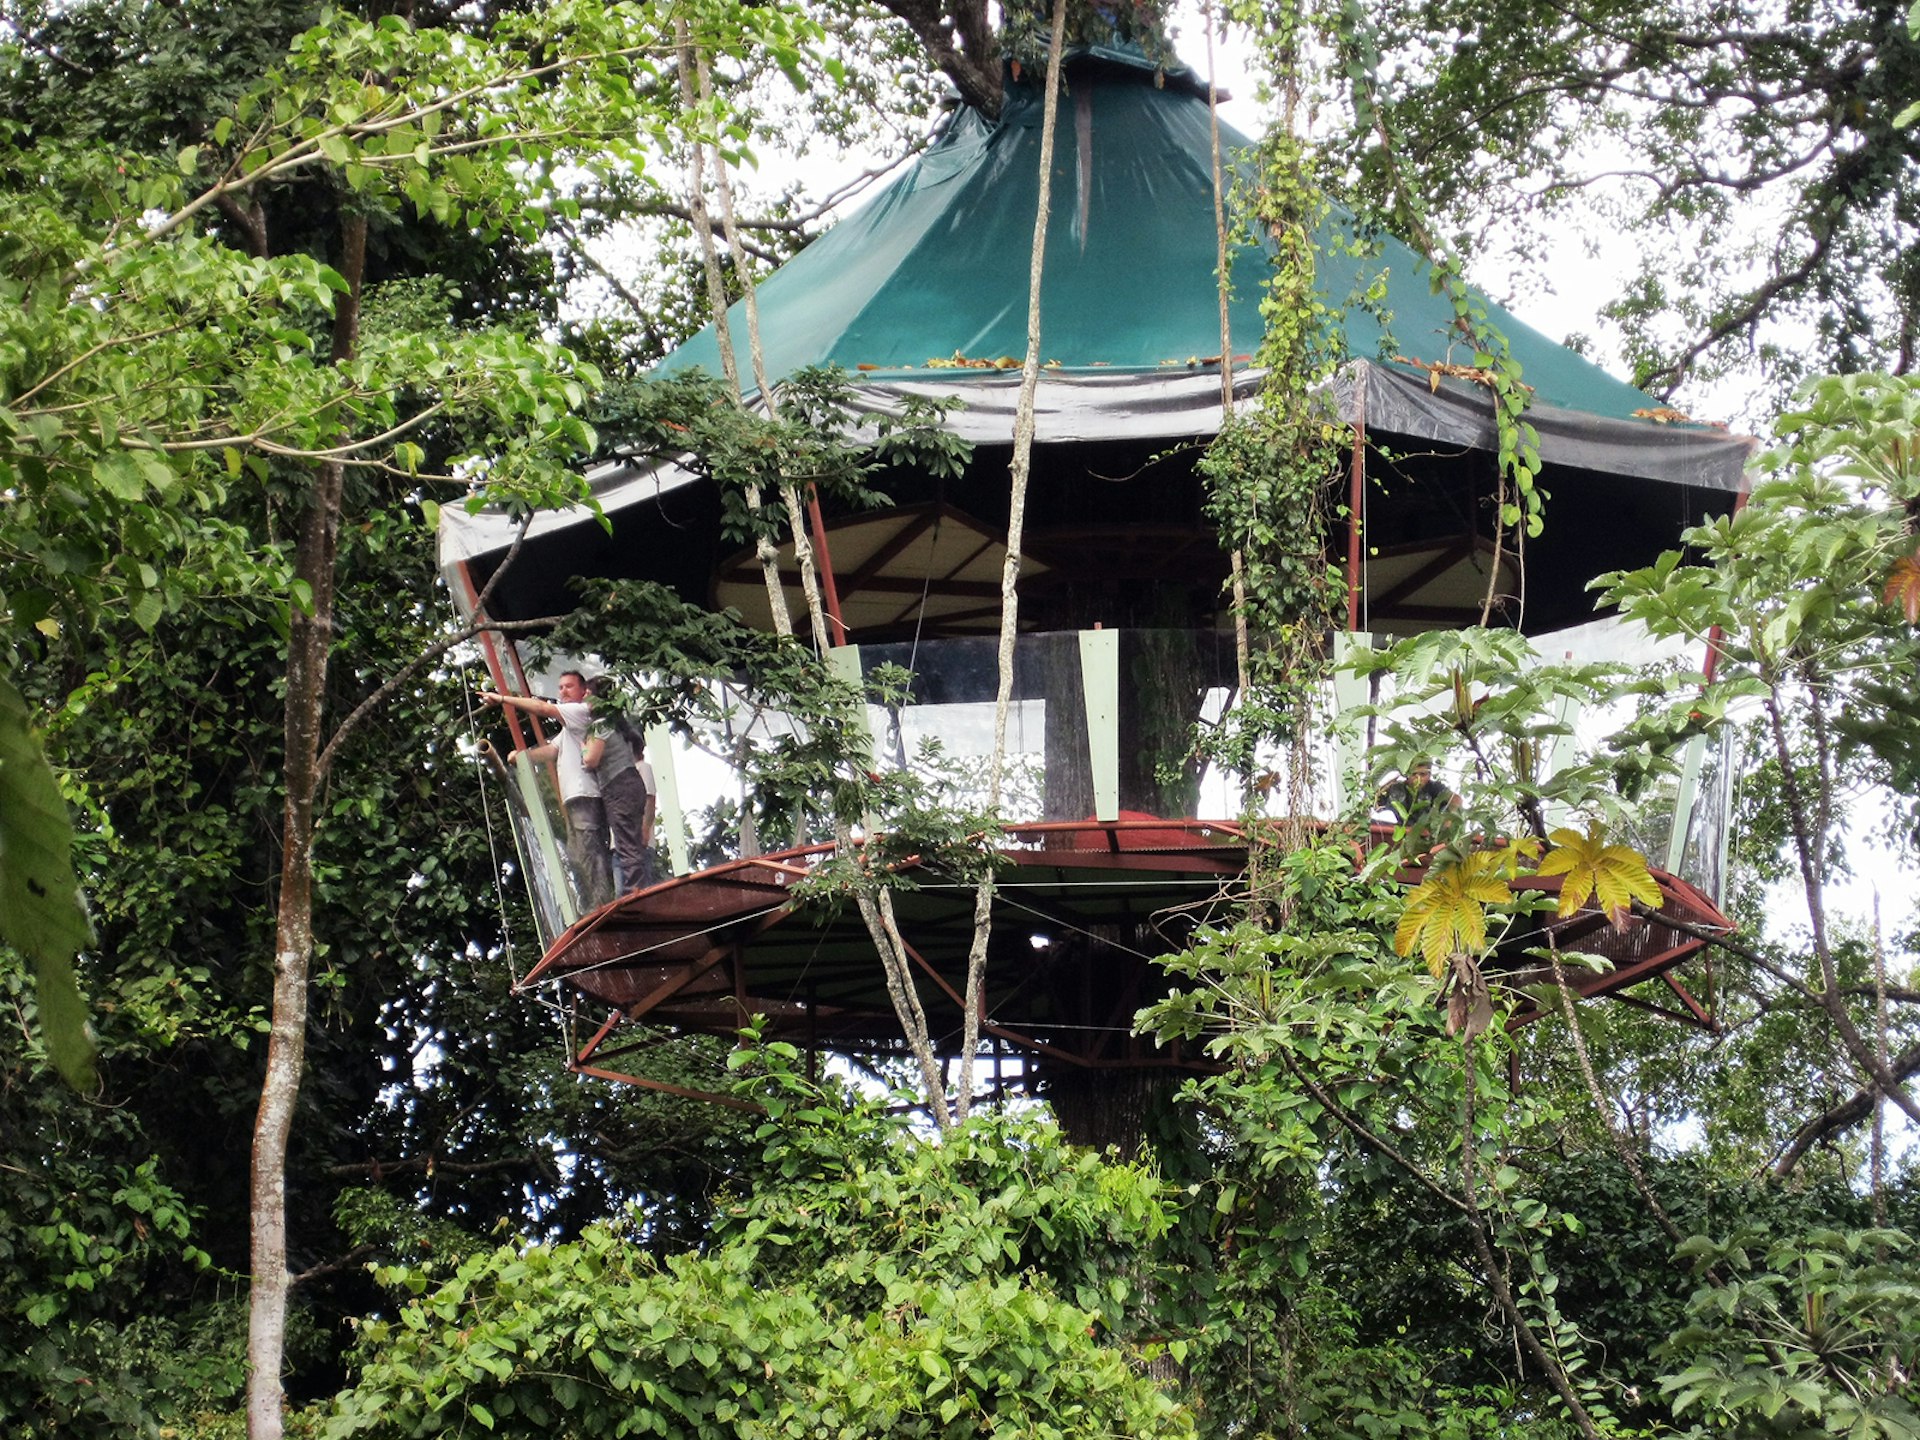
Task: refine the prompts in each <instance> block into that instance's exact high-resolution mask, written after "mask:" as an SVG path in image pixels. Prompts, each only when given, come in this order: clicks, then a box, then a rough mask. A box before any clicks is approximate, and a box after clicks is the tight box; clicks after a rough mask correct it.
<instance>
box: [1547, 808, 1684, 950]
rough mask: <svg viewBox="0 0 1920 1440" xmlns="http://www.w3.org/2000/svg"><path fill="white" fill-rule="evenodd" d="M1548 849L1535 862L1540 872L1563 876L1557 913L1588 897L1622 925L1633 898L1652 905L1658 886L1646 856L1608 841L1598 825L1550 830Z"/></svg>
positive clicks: (1659, 898) (1569, 911) (1658, 897)
mask: <svg viewBox="0 0 1920 1440" xmlns="http://www.w3.org/2000/svg"><path fill="white" fill-rule="evenodd" d="M1549 838H1550V839H1551V840H1552V841H1553V845H1554V848H1553V849H1552V850H1550V851H1548V852H1547V857H1546V858H1545V859H1544V860H1542V861H1541V862H1540V873H1541V874H1542V875H1564V876H1566V877H1567V878H1566V879H1565V880H1563V881H1561V882H1560V906H1559V910H1560V914H1561V915H1563V916H1564V915H1571V914H1573V913H1574V912H1575V911H1576V910H1578V909H1579V908H1580V907H1581V906H1582V905H1584V904H1586V903H1587V898H1588V897H1589V896H1593V897H1595V898H1596V899H1598V901H1599V902H1600V908H1601V910H1602V911H1603V912H1605V914H1606V917H1607V919H1609V920H1611V921H1612V922H1613V923H1614V924H1615V925H1616V926H1618V925H1624V924H1626V922H1627V916H1628V915H1630V914H1631V913H1632V910H1633V902H1634V901H1635V900H1638V901H1639V902H1640V903H1641V904H1643V905H1645V906H1647V907H1648V908H1650V909H1654V910H1658V909H1659V908H1660V905H1661V903H1662V898H1663V897H1662V896H1661V894H1660V886H1659V884H1658V883H1657V882H1656V881H1655V880H1654V878H1653V875H1652V873H1651V872H1650V871H1649V870H1648V869H1647V861H1646V857H1645V856H1643V855H1642V854H1641V853H1640V852H1639V851H1638V850H1635V849H1634V848H1633V847H1632V846H1630V845H1609V844H1607V843H1606V833H1605V832H1604V831H1603V830H1602V829H1601V828H1600V826H1599V825H1598V824H1595V825H1593V826H1590V827H1589V828H1588V830H1587V833H1586V834H1584V835H1582V834H1581V833H1580V832H1579V831H1578V830H1556V831H1554V832H1553V834H1552V836H1550V837H1549Z"/></svg>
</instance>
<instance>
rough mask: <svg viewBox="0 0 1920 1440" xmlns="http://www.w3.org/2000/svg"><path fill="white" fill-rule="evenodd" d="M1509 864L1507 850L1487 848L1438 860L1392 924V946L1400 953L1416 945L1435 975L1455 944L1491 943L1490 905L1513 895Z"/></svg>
mask: <svg viewBox="0 0 1920 1440" xmlns="http://www.w3.org/2000/svg"><path fill="white" fill-rule="evenodd" d="M1508 865H1509V860H1508V857H1507V856H1506V855H1504V854H1502V853H1499V852H1494V851H1486V850H1476V851H1474V852H1472V853H1471V854H1468V855H1464V856H1462V857H1461V858H1460V859H1459V860H1457V861H1455V862H1453V863H1451V864H1445V863H1442V864H1436V865H1435V866H1434V867H1433V868H1432V869H1431V870H1429V871H1428V872H1427V877H1426V879H1424V880H1422V881H1421V882H1420V883H1419V885H1417V886H1415V887H1414V891H1413V893H1412V894H1411V895H1409V896H1408V897H1407V908H1406V910H1405V911H1404V912H1403V913H1402V914H1401V916H1400V923H1399V924H1398V925H1397V926H1395V927H1394V932H1393V948H1394V950H1395V951H1396V952H1398V953H1399V954H1401V955H1411V954H1412V953H1413V952H1414V951H1415V950H1418V951H1419V952H1420V954H1421V955H1422V956H1424V957H1425V959H1426V962H1427V969H1428V971H1430V972H1431V973H1432V975H1433V978H1434V979H1436V980H1438V979H1439V978H1440V977H1441V976H1442V975H1444V974H1446V972H1447V964H1448V961H1449V959H1450V958H1451V957H1452V955H1453V953H1454V952H1455V951H1456V950H1464V951H1466V952H1467V953H1468V954H1470V955H1477V954H1479V953H1480V951H1482V950H1484V949H1485V948H1486V944H1487V910H1486V907H1487V906H1489V905H1498V904H1502V903H1504V902H1506V901H1508V900H1511V899H1512V898H1513V887H1512V886H1511V885H1510V884H1508V882H1507V870H1508Z"/></svg>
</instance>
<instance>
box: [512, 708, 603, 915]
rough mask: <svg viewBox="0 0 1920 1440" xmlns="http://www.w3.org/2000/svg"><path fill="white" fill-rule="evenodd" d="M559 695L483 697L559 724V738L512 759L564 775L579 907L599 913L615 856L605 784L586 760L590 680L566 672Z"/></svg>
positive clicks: (562, 782)
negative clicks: (547, 763)
mask: <svg viewBox="0 0 1920 1440" xmlns="http://www.w3.org/2000/svg"><path fill="white" fill-rule="evenodd" d="M559 694H560V699H559V701H558V702H557V703H556V702H555V701H552V700H542V699H539V698H537V697H535V696H530V695H503V694H501V693H500V692H499V691H497V690H483V691H481V692H480V698H481V699H482V700H483V701H485V702H486V703H487V704H489V705H511V706H513V707H514V708H515V709H516V710H524V711H526V712H527V713H528V714H531V715H539V716H543V717H544V718H546V719H548V720H554V721H558V722H559V726H560V730H559V734H558V735H557V737H556V738H555V739H553V740H551V741H549V742H548V743H547V744H545V745H536V746H534V747H533V748H532V749H529V750H516V751H514V753H513V758H514V761H515V763H516V764H528V765H531V764H534V763H535V762H537V761H541V760H552V761H553V762H554V769H555V770H556V771H557V772H558V773H559V776H560V803H561V806H562V807H563V808H564V809H565V810H566V812H567V858H568V860H569V861H570V862H572V865H573V869H574V874H575V876H576V878H577V881H578V884H579V896H580V908H581V910H582V912H585V911H588V910H597V909H599V908H600V907H601V906H602V905H604V904H606V903H607V901H609V900H611V899H612V898H613V856H612V853H611V852H610V851H609V850H608V848H607V808H606V805H605V804H604V803H603V802H602V800H601V797H600V784H599V782H598V781H597V780H596V779H595V778H594V776H593V772H592V771H590V770H589V769H588V768H587V766H586V763H585V759H584V750H585V746H586V744H587V739H588V731H589V730H590V729H591V728H592V725H593V707H592V706H591V705H590V704H589V703H588V701H587V680H586V677H585V676H584V675H582V674H581V673H580V672H579V671H578V670H568V671H566V672H564V673H563V674H562V675H561V676H560V687H559Z"/></svg>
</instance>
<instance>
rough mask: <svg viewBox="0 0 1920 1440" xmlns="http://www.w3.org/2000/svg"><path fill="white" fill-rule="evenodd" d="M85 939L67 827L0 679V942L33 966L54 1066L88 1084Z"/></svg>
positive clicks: (12, 693) (72, 1080)
mask: <svg viewBox="0 0 1920 1440" xmlns="http://www.w3.org/2000/svg"><path fill="white" fill-rule="evenodd" d="M88 938H89V935H88V926H87V912H86V909H85V907H84V906H83V905H82V903H81V900H80V885H79V882H78V881H77V880H75V879H74V874H73V827H72V824H71V823H70V822H69V821H68V819H67V807H66V802H65V801H63V800H62V799H61V798H60V787H59V786H58V785H57V784H56V783H55V782H54V778H53V771H52V770H51V769H49V768H48V766H47V757H46V755H45V753H44V752H43V751H42V750H41V748H40V738H39V736H37V735H36V734H34V731H33V726H32V724H31V723H30V721H29V719H28V715H27V705H26V702H25V701H24V700H22V699H21V698H20V692H19V691H17V690H15V689H14V688H13V686H12V685H11V684H10V683H9V682H8V681H7V680H6V679H5V678H4V677H0V943H4V944H7V945H11V946H13V947H14V948H15V949H16V950H18V951H20V952H21V953H22V954H23V955H25V956H26V957H27V958H28V959H29V960H31V961H32V962H33V966H34V976H35V981H36V987H35V988H36V993H37V995H38V997H39V1003H40V1031H41V1035H42V1037H43V1038H44V1040H45V1043H46V1047H47V1054H48V1056H49V1057H50V1058H51V1059H52V1061H53V1064H54V1068H55V1069H57V1070H58V1071H59V1072H60V1074H61V1075H62V1076H64V1077H65V1079H66V1081H67V1083H68V1084H69V1085H72V1086H73V1087H74V1088H75V1089H77V1090H91V1089H92V1088H93V1086H94V1070H93V1059H94V1048H93V1037H92V1035H91V1034H90V1033H89V1032H88V1030H87V1007H86V1002H85V1001H83V1000H82V999H81V998H80V987H79V985H78V983H77V982H76V981H75V979H74V974H73V960H74V957H75V956H76V955H78V954H79V953H80V950H81V947H83V946H84V945H85V944H86V943H87V940H88Z"/></svg>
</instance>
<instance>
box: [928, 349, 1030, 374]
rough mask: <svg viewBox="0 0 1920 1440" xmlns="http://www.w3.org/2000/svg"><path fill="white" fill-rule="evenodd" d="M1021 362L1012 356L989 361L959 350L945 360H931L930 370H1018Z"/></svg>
mask: <svg viewBox="0 0 1920 1440" xmlns="http://www.w3.org/2000/svg"><path fill="white" fill-rule="evenodd" d="M1020 365H1021V362H1020V360H1018V359H1017V358H1016V357H1014V356H1012V355H1002V356H1001V357H1000V358H999V359H998V360H987V359H984V358H981V357H979V356H973V355H962V354H961V353H960V352H959V351H958V350H956V351H954V352H953V354H952V356H951V357H950V358H948V359H945V360H938V359H935V360H929V361H927V368H928V369H929V370H1018V369H1019V368H1020Z"/></svg>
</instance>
